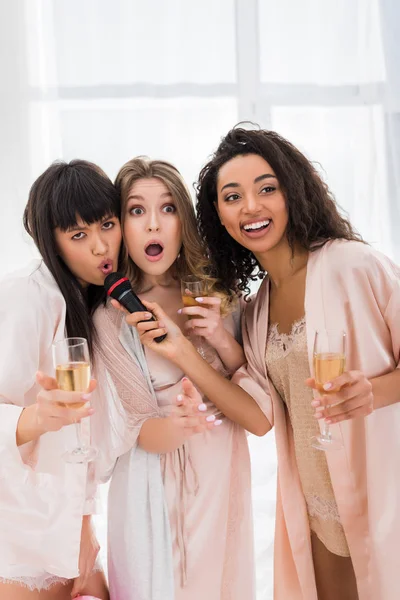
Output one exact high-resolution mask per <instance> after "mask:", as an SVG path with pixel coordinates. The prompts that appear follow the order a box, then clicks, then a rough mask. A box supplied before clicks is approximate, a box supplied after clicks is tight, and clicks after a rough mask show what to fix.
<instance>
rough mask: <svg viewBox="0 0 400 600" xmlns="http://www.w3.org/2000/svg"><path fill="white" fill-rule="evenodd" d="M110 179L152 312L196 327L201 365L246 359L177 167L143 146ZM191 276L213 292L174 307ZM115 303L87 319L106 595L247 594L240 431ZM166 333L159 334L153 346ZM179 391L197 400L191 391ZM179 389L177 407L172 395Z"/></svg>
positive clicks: (179, 598) (198, 599)
mask: <svg viewBox="0 0 400 600" xmlns="http://www.w3.org/2000/svg"><path fill="white" fill-rule="evenodd" d="M116 186H117V189H118V191H119V193H120V196H121V204H122V208H121V223H122V230H123V237H124V242H125V248H124V252H123V257H122V270H123V271H124V272H125V273H126V274H127V276H128V277H129V279H130V281H131V283H132V284H133V287H134V289H135V290H136V292H137V294H138V295H139V297H140V299H141V300H142V302H143V303H144V304H146V306H148V307H149V309H150V310H151V307H152V304H151V303H150V301H156V302H157V303H159V304H160V305H161V306H163V308H164V310H165V312H166V313H167V315H168V318H169V319H170V321H171V323H173V326H174V327H175V328H176V330H177V331H178V332H179V334H180V335H182V336H183V333H182V331H187V330H188V329H189V328H190V329H191V331H192V332H194V333H196V334H198V335H199V337H200V336H201V340H202V342H201V346H202V348H203V349H204V350H206V352H207V355H208V357H209V360H210V363H211V365H208V363H207V366H209V368H210V370H211V372H212V373H216V374H217V373H221V375H220V377H221V378H222V379H223V380H224V377H228V376H229V374H230V373H232V372H234V371H236V370H237V369H238V368H239V367H240V366H241V365H242V364H243V363H244V354H243V350H242V347H241V346H240V344H239V343H238V342H237V341H236V340H235V338H234V336H233V333H234V331H235V329H238V327H236V328H235V321H234V318H233V317H234V307H233V306H230V304H231V302H230V295H229V294H225V293H223V292H222V293H221V291H220V289H219V286H218V285H217V283H218V282H217V281H215V280H214V279H212V278H210V277H209V276H208V273H207V258H206V256H205V255H204V250H203V248H202V245H201V241H200V238H199V235H198V231H197V226H196V218H195V212H194V206H193V202H192V200H191V197H190V194H189V192H188V190H187V187H186V185H185V183H184V181H183V179H182V177H181V175H180V174H179V172H178V171H177V170H176V168H175V167H174V166H173V165H171V164H169V163H167V162H164V161H157V160H149V159H145V158H140V157H139V158H135V159H133V160H130V161H128V162H127V163H126V164H125V165H124V166H123V167H122V168H121V170H120V172H119V174H118V176H117V179H116ZM189 275H192V276H195V277H196V279H197V280H200V281H203V282H204V286H205V287H206V288H207V291H208V293H209V296H208V297H207V298H205V301H204V303H203V305H202V306H198V307H197V308H196V307H192V308H184V309H183V308H182V294H181V280H183V281H185V278H186V277H187V276H189ZM113 303H114V306H112V305H111V304H108V305H107V306H105V307H103V308H100V309H99V310H98V311H97V313H96V315H95V319H94V320H95V324H96V330H97V331H98V344H97V345H96V353H95V354H96V372H97V373H98V383H99V385H98V394H99V395H100V397H99V398H98V401H95V402H94V403H95V404H96V407H97V408H96V413H97V414H96V417H97V420H96V423H97V421H98V422H99V423H100V425H103V430H104V431H103V433H99V446H100V447H101V448H102V449H103V456H102V461H100V463H99V464H98V469H99V470H101V471H102V473H103V475H102V478H103V479H106V478H107V476H109V475H110V473H111V471H112V470H113V472H112V477H111V485H110V495H109V504H108V507H109V519H108V532H109V534H108V540H109V544H108V550H109V552H108V555H109V569H108V571H109V580H110V594H111V600H114V599H115V600H119V599H122V598H123V599H124V600H205V599H207V600H221V599H223V600H244V599H246V600H253V598H254V563H253V538H252V520H251V498H250V489H251V486H250V460H249V453H248V447H247V442H246V434H245V430H244V429H243V428H242V427H240V426H238V425H236V424H235V423H233V422H231V421H229V420H228V419H226V418H225V417H224V416H223V415H222V414H221V411H220V410H219V409H218V408H217V407H216V406H215V405H214V404H213V403H212V402H210V401H209V400H208V399H207V398H206V397H203V398H202V397H201V396H200V395H199V394H197V393H196V392H194V389H191V385H190V383H189V382H185V380H184V374H185V368H184V365H175V364H173V362H171V361H170V360H168V356H167V357H163V356H160V355H159V354H158V353H157V352H155V351H153V349H152V348H145V349H144V350H143V347H142V345H141V344H140V340H139V338H138V336H137V334H136V331H135V330H132V329H131V328H130V327H128V326H127V324H126V322H125V319H124V315H123V313H122V312H120V311H119V310H116V308H115V301H113ZM199 312H200V314H201V317H203V318H201V319H200V321H201V323H200V324H199V325H200V326H199V327H198V328H197V327H196V324H197V323H198V321H199V319H198V318H196V316H197V315H198V313H199ZM140 314H141V313H140ZM187 315H190V316H191V317H194V318H192V319H191V320H188V319H187ZM133 317H135V315H131V316H129V317H128V318H127V321H128V323H131V319H132V318H133ZM141 317H142V318H144V319H145V320H146V319H148V318H149V315H147V316H146V315H143V314H141ZM222 317H224V318H222ZM148 323H149V322H148V321H147V324H148ZM193 324H195V327H194V328H193ZM142 325H146V322H145V323H142ZM237 325H238V322H237ZM198 330H199V331H198ZM171 336H172V334H171V335H170V337H171ZM166 342H167V340H164V341H163V342H162V343H161V344H154V345H155V346H156V350H157V349H158V348H157V347H158V346H159V345H164V344H165V343H166ZM188 343H189V342H188ZM167 348H168V343H167ZM195 353H196V355H197V356H199V358H200V362H204V361H203V359H202V358H201V357H200V354H199V353H198V352H197V351H196V350H195ZM188 394H192V395H193V402H189V403H187V402H186V398H185V396H187V395H188ZM180 396H183V398H181V401H183V402H184V404H183V405H179V406H177V405H176V398H177V397H178V398H179V397H180ZM254 404H255V403H254ZM102 408H104V411H102ZM257 410H259V409H258V407H257ZM259 412H260V413H261V411H259ZM102 415H104V416H102ZM195 434H197V435H195ZM115 461H116V462H115ZM101 462H102V463H103V464H101ZM114 465H115V466H114Z"/></svg>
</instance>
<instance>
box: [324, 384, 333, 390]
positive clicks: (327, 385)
mask: <svg viewBox="0 0 400 600" xmlns="http://www.w3.org/2000/svg"><path fill="white" fill-rule="evenodd" d="M322 387H323V388H324V390H326V391H328V390H331V389H332V387H333V385H332V384H331V383H330V382H329V383H324V385H323V386H322Z"/></svg>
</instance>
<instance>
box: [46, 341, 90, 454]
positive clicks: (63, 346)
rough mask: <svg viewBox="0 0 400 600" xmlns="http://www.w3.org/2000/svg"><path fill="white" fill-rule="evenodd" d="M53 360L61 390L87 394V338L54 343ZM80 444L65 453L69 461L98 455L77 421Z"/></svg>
mask: <svg viewBox="0 0 400 600" xmlns="http://www.w3.org/2000/svg"><path fill="white" fill-rule="evenodd" d="M53 362H54V367H55V369H56V379H57V383H58V387H59V388H60V390H64V391H65V392H82V394H85V393H86V392H87V391H88V389H89V384H90V361H89V348H88V344H87V341H86V340H85V338H65V339H63V340H60V341H59V342H56V343H55V344H53ZM84 405H85V402H84V400H82V402H76V403H74V404H68V405H66V406H68V408H70V409H72V410H73V409H78V408H81V407H82V406H84ZM75 428H76V436H77V439H78V446H77V447H76V448H74V450H72V451H70V452H66V453H65V454H64V458H65V460H66V461H67V462H69V463H88V462H91V461H92V460H93V459H94V458H95V457H96V456H97V451H96V450H95V448H92V447H91V446H85V445H84V444H83V442H82V435H81V424H80V423H75Z"/></svg>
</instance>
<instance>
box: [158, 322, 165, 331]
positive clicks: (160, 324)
mask: <svg viewBox="0 0 400 600" xmlns="http://www.w3.org/2000/svg"><path fill="white" fill-rule="evenodd" d="M158 327H159V328H160V329H162V328H163V327H165V325H164V323H163V322H162V321H158Z"/></svg>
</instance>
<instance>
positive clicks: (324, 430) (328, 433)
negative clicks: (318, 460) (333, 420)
mask: <svg viewBox="0 0 400 600" xmlns="http://www.w3.org/2000/svg"><path fill="white" fill-rule="evenodd" d="M322 438H323V439H324V440H325V441H326V442H330V441H331V439H332V438H331V431H330V429H329V423H327V422H326V421H324V425H323V427H322Z"/></svg>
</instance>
